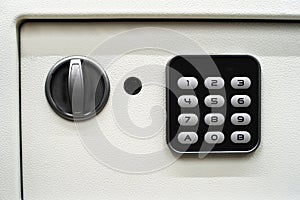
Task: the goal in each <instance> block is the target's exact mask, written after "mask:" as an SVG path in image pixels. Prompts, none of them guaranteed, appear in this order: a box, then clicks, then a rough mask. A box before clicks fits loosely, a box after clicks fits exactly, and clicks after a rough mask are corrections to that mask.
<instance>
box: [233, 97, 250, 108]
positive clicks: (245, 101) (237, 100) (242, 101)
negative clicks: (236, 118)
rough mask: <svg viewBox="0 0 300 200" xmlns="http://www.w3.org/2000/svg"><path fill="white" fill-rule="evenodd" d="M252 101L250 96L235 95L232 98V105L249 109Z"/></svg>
mask: <svg viewBox="0 0 300 200" xmlns="http://www.w3.org/2000/svg"><path fill="white" fill-rule="evenodd" d="M250 104H251V99H250V97H249V96H248V95H234V96H233V97H232V98H231V105H232V106H234V107H248V106H249V105H250Z"/></svg>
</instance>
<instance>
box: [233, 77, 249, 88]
mask: <svg viewBox="0 0 300 200" xmlns="http://www.w3.org/2000/svg"><path fill="white" fill-rule="evenodd" d="M231 86H232V87H233V88H234V89H248V88H249V87H250V86H251V80H250V79H249V78H248V77H234V78H233V79H232V80H231Z"/></svg>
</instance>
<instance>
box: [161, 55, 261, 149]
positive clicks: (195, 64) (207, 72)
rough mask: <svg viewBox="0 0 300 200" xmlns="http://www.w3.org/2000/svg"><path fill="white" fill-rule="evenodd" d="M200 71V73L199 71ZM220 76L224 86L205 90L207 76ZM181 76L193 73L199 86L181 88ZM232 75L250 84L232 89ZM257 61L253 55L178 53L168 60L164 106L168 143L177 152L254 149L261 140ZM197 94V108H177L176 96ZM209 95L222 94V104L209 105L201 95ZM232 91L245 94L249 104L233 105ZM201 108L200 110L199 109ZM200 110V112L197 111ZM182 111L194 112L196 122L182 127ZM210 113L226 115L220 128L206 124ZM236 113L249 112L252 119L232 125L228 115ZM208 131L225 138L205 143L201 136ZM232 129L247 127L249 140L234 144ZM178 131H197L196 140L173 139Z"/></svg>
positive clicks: (234, 93) (233, 130)
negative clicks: (180, 120)
mask: <svg viewBox="0 0 300 200" xmlns="http://www.w3.org/2000/svg"><path fill="white" fill-rule="evenodd" d="M200 74H201V75H200ZM219 76H220V77H222V78H223V79H224V81H225V85H224V88H222V89H211V90H208V89H207V88H206V87H205V85H204V80H205V79H206V78H207V77H219ZM181 77H195V78H196V79H197V80H198V86H197V87H196V88H195V89H193V90H184V89H180V88H179V87H178V86H177V81H178V79H179V78H181ZM234 77H248V78H250V80H251V86H250V88H248V89H234V88H233V87H232V86H231V80H232V79H233V78H234ZM260 82H261V72H260V64H259V62H258V61H257V59H256V58H254V57H253V56H249V55H181V56H176V57H174V58H173V59H171V60H170V62H169V63H168V65H167V68H166V83H167V88H166V106H167V143H168V145H169V146H170V148H171V149H172V150H174V151H175V152H178V153H248V152H252V151H253V150H255V149H256V148H257V147H258V145H259V143H260V134H261V133H260V96H261V95H260V90H261V89H260V88H261V86H260V84H261V83H260ZM193 92H194V93H195V94H196V97H197V98H198V106H196V108H180V107H179V105H178V103H177V98H178V97H179V96H181V95H193ZM208 95H222V96H223V97H224V99H225V104H224V106H222V107H220V108H208V107H207V106H206V105H205V103H204V99H205V97H206V96H208ZM234 95H248V96H249V97H250V98H251V104H250V106H249V107H234V106H232V105H231V98H232V96H234ZM199 111H200V112H199ZM198 112H199V113H198ZM182 113H195V114H196V115H197V116H198V119H199V122H198V124H197V125H196V126H192V127H191V126H187V127H182V126H180V125H179V124H178V121H177V118H178V116H179V115H180V114H182ZM209 113H221V114H223V115H224V116H225V114H226V116H225V122H224V124H223V125H221V126H223V128H222V127H221V126H215V127H214V126H208V125H207V124H206V123H205V121H204V117H205V115H206V114H209ZM236 113H248V114H249V115H250V116H251V122H250V124H249V125H246V126H238V125H233V124H232V123H231V116H232V115H233V114H236ZM208 131H221V132H222V133H223V134H224V136H225V139H224V142H222V143H221V144H216V145H210V144H207V143H205V141H204V137H205V134H206V133H207V132H208ZM235 131H248V132H249V133H250V134H251V140H250V142H249V143H246V144H236V143H233V142H232V141H231V134H232V133H233V132H235ZM180 132H196V133H197V135H198V141H197V142H196V143H195V144H191V145H183V144H181V143H179V142H178V141H177V139H176V136H177V134H179V133H180Z"/></svg>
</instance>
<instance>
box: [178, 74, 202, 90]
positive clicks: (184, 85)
mask: <svg viewBox="0 0 300 200" xmlns="http://www.w3.org/2000/svg"><path fill="white" fill-rule="evenodd" d="M177 85H178V87H179V88H180V89H184V90H189V89H195V88H196V87H197V86H198V81H197V79H196V78H194V77H181V78H180V79H178V81H177Z"/></svg>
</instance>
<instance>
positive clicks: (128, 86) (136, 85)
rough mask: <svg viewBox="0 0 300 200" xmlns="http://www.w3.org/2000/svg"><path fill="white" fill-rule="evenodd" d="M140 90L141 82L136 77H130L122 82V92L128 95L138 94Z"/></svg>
mask: <svg viewBox="0 0 300 200" xmlns="http://www.w3.org/2000/svg"><path fill="white" fill-rule="evenodd" d="M141 89H142V82H141V81H140V79H138V78H136V77H130V78H128V79H126V81H125V82H124V90H125V91H126V92H127V93H128V94H130V95H136V94H138V93H139V92H140V91H141Z"/></svg>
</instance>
